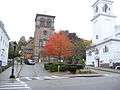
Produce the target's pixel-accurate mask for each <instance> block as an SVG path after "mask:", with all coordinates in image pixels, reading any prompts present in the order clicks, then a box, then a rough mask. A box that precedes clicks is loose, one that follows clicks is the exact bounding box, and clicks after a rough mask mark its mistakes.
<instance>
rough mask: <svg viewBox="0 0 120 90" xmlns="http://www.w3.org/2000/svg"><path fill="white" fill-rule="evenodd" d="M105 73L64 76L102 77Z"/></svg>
mask: <svg viewBox="0 0 120 90" xmlns="http://www.w3.org/2000/svg"><path fill="white" fill-rule="evenodd" d="M102 76H104V75H103V74H77V75H64V77H69V78H75V77H102Z"/></svg>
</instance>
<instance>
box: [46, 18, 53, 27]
mask: <svg viewBox="0 0 120 90" xmlns="http://www.w3.org/2000/svg"><path fill="white" fill-rule="evenodd" d="M51 26H52V20H51V19H48V20H47V27H49V28H50V27H51Z"/></svg>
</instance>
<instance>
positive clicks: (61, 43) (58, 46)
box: [43, 33, 73, 59]
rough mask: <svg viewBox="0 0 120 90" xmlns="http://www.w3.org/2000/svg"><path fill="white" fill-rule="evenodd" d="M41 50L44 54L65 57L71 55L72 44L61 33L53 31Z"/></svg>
mask: <svg viewBox="0 0 120 90" xmlns="http://www.w3.org/2000/svg"><path fill="white" fill-rule="evenodd" d="M43 52H44V54H45V55H46V56H52V57H59V59H61V58H65V57H70V56H72V55H73V44H72V43H71V41H70V40H69V38H68V37H67V36H65V34H63V33H54V34H53V35H52V36H50V37H49V39H48V41H47V42H46V44H45V46H44V48H43Z"/></svg>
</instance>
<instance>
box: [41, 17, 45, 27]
mask: <svg viewBox="0 0 120 90" xmlns="http://www.w3.org/2000/svg"><path fill="white" fill-rule="evenodd" d="M44 26H45V19H44V18H40V27H44Z"/></svg>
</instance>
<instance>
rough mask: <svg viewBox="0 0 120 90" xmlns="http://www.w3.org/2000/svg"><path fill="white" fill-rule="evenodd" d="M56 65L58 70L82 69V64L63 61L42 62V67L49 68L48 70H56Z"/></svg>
mask: <svg viewBox="0 0 120 90" xmlns="http://www.w3.org/2000/svg"><path fill="white" fill-rule="evenodd" d="M58 65H59V66H60V68H59V71H60V72H65V71H70V72H71V73H75V72H76V70H77V69H84V65H82V64H64V63H46V64H44V68H45V69H46V70H49V71H50V72H57V71H58Z"/></svg>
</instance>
